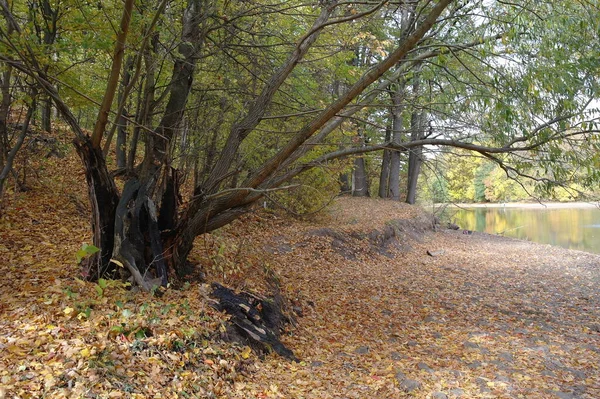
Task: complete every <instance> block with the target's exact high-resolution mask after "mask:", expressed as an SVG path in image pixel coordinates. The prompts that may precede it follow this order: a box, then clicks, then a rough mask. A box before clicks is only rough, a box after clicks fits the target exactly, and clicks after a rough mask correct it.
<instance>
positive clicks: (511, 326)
mask: <svg viewBox="0 0 600 399" xmlns="http://www.w3.org/2000/svg"><path fill="white" fill-rule="evenodd" d="M345 206H346V208H348V207H349V208H350V209H346V210H345V211H344V212H340V213H339V214H337V216H336V213H335V212H334V213H333V214H332V218H331V219H328V220H325V221H323V222H322V224H321V225H319V224H316V225H307V226H305V229H304V230H302V231H301V230H299V229H298V226H295V227H294V229H293V231H285V229H283V230H279V233H280V235H279V236H277V237H275V238H272V239H271V242H275V243H276V244H274V245H272V248H276V249H277V248H279V249H280V250H281V252H287V253H285V254H282V255H279V256H278V257H277V258H276V263H277V264H278V265H279V267H278V269H279V271H280V273H281V274H282V275H283V281H284V282H285V284H287V286H288V289H289V290H293V289H294V287H302V291H301V292H298V295H299V296H300V297H303V298H305V303H309V305H308V306H305V308H304V313H305V314H304V317H303V318H302V319H301V327H300V329H299V330H297V331H296V332H295V334H294V335H292V336H289V337H287V338H286V340H287V343H288V344H289V346H290V347H292V348H293V349H294V351H295V352H296V354H297V355H298V356H299V357H300V358H302V359H304V363H303V364H301V365H293V364H287V363H285V362H282V361H280V362H278V361H271V362H267V363H265V365H264V367H263V369H262V370H261V371H260V372H259V373H258V375H256V377H257V379H256V380H255V382H254V383H255V384H257V385H258V386H260V385H262V386H264V385H265V384H271V388H272V390H271V392H272V393H279V394H280V395H281V396H282V397H286V398H400V397H418V398H436V399H440V398H446V397H448V398H452V397H462V398H479V397H488V398H598V397H600V373H599V371H598V365H599V364H600V333H599V332H600V295H599V290H598V288H599V285H600V284H599V283H600V257H599V256H596V255H592V254H587V253H583V252H577V251H568V250H563V249H560V248H553V247H550V246H545V245H537V244H532V243H528V242H523V241H516V240H511V239H505V238H502V237H495V236H489V235H483V234H478V233H474V234H473V235H465V234H461V232H453V231H443V232H438V233H431V234H427V235H425V236H424V237H423V239H422V240H421V242H418V241H414V240H409V239H408V238H407V239H406V240H407V241H406V242H404V243H402V244H404V245H405V246H406V245H407V243H408V244H409V245H410V246H411V247H412V251H410V252H403V253H400V254H399V255H397V256H396V257H395V258H394V259H391V258H389V257H386V256H384V255H374V254H373V253H370V254H367V253H366V252H365V253H363V252H361V248H353V249H352V252H351V254H353V255H356V258H357V259H356V260H351V259H350V258H351V257H350V256H348V252H347V251H344V250H341V249H340V247H341V244H340V242H339V239H336V237H335V235H333V236H332V235H331V234H330V235H328V236H327V235H325V236H323V234H315V231H316V232H320V231H322V230H319V228H324V227H327V228H328V229H330V228H332V229H333V230H335V231H338V232H339V231H346V232H348V231H350V230H353V229H356V228H357V227H356V225H357V224H361V226H360V227H361V228H364V227H365V226H362V223H363V222H364V221H365V219H364V218H361V216H360V215H359V216H356V217H348V216H347V215H353V214H355V215H356V214H357V212H358V213H360V212H365V211H361V210H360V209H359V208H357V209H356V210H355V211H353V210H352V209H351V208H352V206H353V203H352V202H349V203H347V204H345ZM357 206H359V205H357ZM403 212H404V213H406V212H407V210H406V208H402V207H399V208H398V213H400V214H402V213H403ZM408 212H410V211H408ZM401 216H402V215H401ZM404 216H409V217H410V216H412V215H406V214H405V215H404ZM388 217H389V215H388ZM357 222H360V223H357ZM370 222H372V223H373V225H377V224H378V223H379V221H377V220H370ZM319 226H321V227H319ZM281 233H283V234H281ZM408 235H410V231H408ZM413 235H414V234H413ZM405 236H406V234H405ZM338 238H339V237H338ZM336 240H337V241H338V242H337V243H336ZM342 244H347V245H350V244H349V243H342ZM363 249H364V248H363ZM428 249H429V250H443V251H444V253H443V254H442V255H439V256H436V257H431V256H427V255H426V251H427V250H428ZM307 298H311V300H312V301H313V302H314V308H313V307H311V306H310V303H311V302H306V301H307Z"/></svg>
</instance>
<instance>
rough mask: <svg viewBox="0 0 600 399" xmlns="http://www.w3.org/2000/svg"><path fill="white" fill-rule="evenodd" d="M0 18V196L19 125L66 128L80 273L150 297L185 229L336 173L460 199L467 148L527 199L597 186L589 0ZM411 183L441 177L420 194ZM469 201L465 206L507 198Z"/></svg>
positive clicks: (249, 6)
mask: <svg viewBox="0 0 600 399" xmlns="http://www.w3.org/2000/svg"><path fill="white" fill-rule="evenodd" d="M0 8H1V11H2V17H3V18H2V22H0V61H1V62H2V78H1V81H0V86H1V90H2V103H1V107H0V167H1V168H0V169H1V172H0V195H2V192H3V191H4V189H5V183H6V181H7V179H9V178H13V179H15V180H16V181H18V180H19V176H18V173H17V172H16V171H15V168H14V167H13V166H14V160H15V157H16V156H17V153H18V152H19V150H20V149H21V148H23V146H24V145H26V143H28V142H29V140H31V134H30V128H29V126H30V125H32V124H33V123H34V122H35V124H36V125H39V128H40V129H41V131H50V130H51V129H60V131H61V132H63V133H61V134H65V135H71V137H72V138H73V145H74V147H75V149H76V151H77V152H78V154H79V156H80V158H81V161H82V163H83V165H84V168H85V171H86V180H87V185H88V190H89V200H90V204H91V213H92V214H91V220H92V232H93V244H94V246H95V247H97V248H99V249H100V252H99V253H97V254H92V255H91V256H90V257H89V258H87V259H86V260H85V263H86V266H85V267H86V277H87V278H88V279H90V280H97V279H99V278H107V277H115V276H119V275H120V274H127V275H131V276H133V278H134V280H135V282H136V283H137V284H138V285H139V286H141V287H143V288H144V289H145V290H148V291H150V290H152V287H153V285H154V284H155V282H156V281H159V282H160V284H161V285H164V286H166V285H167V283H168V282H169V280H170V279H172V278H175V276H180V277H181V276H183V275H186V274H188V273H190V268H191V265H190V264H189V263H188V262H187V258H188V255H189V253H190V251H191V249H192V247H193V243H194V240H195V238H196V237H197V236H199V235H202V234H204V233H207V232H211V231H214V230H215V229H218V228H219V227H222V226H224V225H227V224H228V223H230V222H232V221H233V220H235V219H236V218H238V217H239V216H240V215H242V214H244V213H245V212H247V211H248V210H249V209H250V208H251V207H252V206H253V205H254V204H255V203H257V202H258V201H259V200H260V201H266V202H268V203H270V204H272V205H274V206H283V207H286V208H293V209H296V210H299V211H305V210H309V209H314V208H318V207H319V205H320V204H321V203H325V202H326V201H327V199H328V198H331V197H333V196H335V195H337V194H338V193H339V191H340V184H338V182H341V187H342V191H344V190H346V191H349V192H351V193H352V194H354V195H357V196H365V195H369V194H371V195H373V194H375V193H378V195H379V196H380V197H382V198H391V199H392V200H403V201H406V202H408V203H415V201H416V199H417V192H418V190H422V191H428V192H429V193H430V195H431V197H433V198H434V199H446V200H447V199H454V200H457V199H459V198H458V196H454V197H452V195H447V194H444V192H445V191H444V190H446V192H448V190H451V187H450V188H449V187H448V185H452V184H458V183H456V180H453V179H452V178H451V174H452V173H454V174H456V172H453V170H452V168H451V167H450V166H448V165H453V164H454V163H458V162H461V161H457V160H455V159H459V160H460V159H462V158H463V157H466V156H468V157H475V159H478V160H477V161H474V162H477V164H476V165H477V166H476V168H479V165H484V164H485V165H492V166H491V167H489V168H488V169H487V171H485V176H489V173H491V172H490V171H491V168H492V167H494V165H497V166H496V167H498V168H499V169H497V171H498V172H497V173H498V174H499V175H498V177H497V179H498V181H500V180H506V179H505V178H509V179H516V180H517V181H522V179H529V180H530V182H531V183H526V184H525V183H515V184H516V185H517V186H518V187H520V188H522V189H523V190H525V191H526V192H527V195H535V193H536V192H538V191H537V190H541V192H545V193H548V192H551V191H552V190H554V187H555V186H566V188H567V189H568V190H570V191H569V192H572V193H575V192H577V193H578V194H577V195H580V193H583V192H585V191H586V190H588V189H590V187H592V188H593V187H594V186H595V185H597V182H598V180H599V178H600V173H599V172H598V168H597V166H598V162H599V161H600V159H599V154H600V152H599V151H598V150H599V143H600V141H599V140H598V137H599V136H598V125H597V123H598V113H597V110H596V108H595V107H596V101H595V100H596V98H597V95H598V76H600V74H599V72H600V71H599V67H600V63H599V62H598V54H599V53H600V52H599V51H600V40H599V33H600V30H599V22H598V21H600V12H599V9H598V6H597V5H596V4H595V3H593V2H592V3H589V2H584V1H581V2H580V1H551V2H550V1H548V2H543V1H541V2H540V1H520V2H515V3H512V2H503V1H453V0H439V1H435V2H431V1H421V0H419V1H412V2H402V1H400V2H398V1H362V2H346V1H336V0H328V1H319V2H312V3H304V2H296V1H286V2H276V1H244V2H231V1H217V0H189V1H187V2H183V1H179V2H172V1H167V0H160V1H137V2H136V1H134V0H126V1H125V2H120V1H108V2H100V3H98V2H85V1H84V2H82V1H72V0H65V1H58V2H53V1H49V0H39V1H38V0H28V1H25V2H14V1H9V0H0ZM64 124H66V126H68V128H65V125H64ZM115 136H116V137H115ZM448 154H453V155H455V156H456V157H457V158H452V157H449V155H448ZM482 159H483V160H484V161H482ZM482 162H483V163H482ZM482 168H483V166H482ZM465 169H471V170H472V169H473V167H471V168H469V167H467V168H465ZM460 170H463V169H459V172H458V173H459V174H460V173H461V172H460ZM478 170H479V169H478ZM445 172H448V173H449V175H448V174H446V173H445ZM482 173H483V172H482ZM495 173H496V172H495ZM500 174H501V175H500ZM419 176H421V177H425V178H426V180H427V181H428V182H429V183H432V182H433V181H434V180H435V181H437V182H438V183H439V182H441V181H443V180H448V182H447V183H446V185H445V186H444V184H442V183H439V184H438V186H439V187H437V188H436V187H435V184H427V186H428V187H429V188H427V190H425V189H424V188H423V187H421V186H424V185H423V184H422V183H419ZM482 176H484V175H483V174H482ZM500 176H502V177H500ZM484 180H485V179H484V178H480V179H479V182H480V185H481V184H484V183H482V182H483V181H484ZM575 180H576V181H577V185H576V186H574V185H572V184H570V183H571V182H572V181H575ZM421 181H422V180H421ZM511 184H512V183H511ZM520 184H521V185H520ZM444 187H445V188H444ZM457 190H458V189H457ZM457 190H455V191H457ZM477 190H479V191H478V192H477V193H476V194H474V195H472V196H470V197H468V198H469V199H471V198H472V199H473V200H482V199H483V200H486V199H487V200H505V199H506V198H507V194H502V193H496V194H494V193H491V194H488V196H486V194H482V192H485V190H486V189H485V188H483V189H482V188H481V187H480V188H475V191H477ZM482 190H483V191H482ZM434 192H437V194H435V193H434ZM440 193H441V194H440ZM436 196H437V197H436ZM315 198H317V199H315ZM125 270H126V271H127V272H125Z"/></svg>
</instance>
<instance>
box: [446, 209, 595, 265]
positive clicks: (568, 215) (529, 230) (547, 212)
mask: <svg viewBox="0 0 600 399" xmlns="http://www.w3.org/2000/svg"><path fill="white" fill-rule="evenodd" d="M446 215H447V216H449V218H450V220H453V221H454V222H455V223H456V224H457V225H459V226H460V228H461V229H466V230H474V231H481V232H486V233H489V234H502V235H504V236H506V237H514V238H519V239H522V240H529V241H534V242H538V243H542V244H550V245H556V246H560V247H563V248H570V249H577V250H580V251H587V252H594V253H600V209H599V208H598V207H597V206H595V205H593V204H586V203H578V204H574V205H572V204H546V206H545V207H544V206H543V205H540V204H506V205H504V206H503V205H494V206H489V205H488V206H481V205H478V206H475V207H471V206H467V207H462V209H460V208H455V207H452V208H450V207H449V208H447V209H446Z"/></svg>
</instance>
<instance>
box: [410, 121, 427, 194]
mask: <svg viewBox="0 0 600 399" xmlns="http://www.w3.org/2000/svg"><path fill="white" fill-rule="evenodd" d="M424 123H425V114H424V113H418V112H414V113H413V114H412V117H411V140H412V141H414V140H420V139H422V138H423V136H424V134H423V129H424ZM422 154H423V147H421V146H419V147H415V148H411V149H410V153H409V156H408V177H407V189H406V202H407V203H409V204H414V203H415V202H416V199H417V182H418V180H419V173H420V172H421V163H422V162H423V159H422Z"/></svg>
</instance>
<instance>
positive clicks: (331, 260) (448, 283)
mask: <svg viewBox="0 0 600 399" xmlns="http://www.w3.org/2000/svg"><path fill="white" fill-rule="evenodd" d="M43 162H44V163H45V168H46V170H47V172H42V173H41V174H40V175H39V176H37V177H36V179H35V184H33V183H32V188H33V189H32V190H30V191H28V192H25V193H16V194H15V193H10V192H9V193H8V196H7V198H8V201H7V203H6V210H5V213H4V215H3V216H2V217H1V218H0V275H1V276H2V279H0V399H3V398H42V397H43V398H119V397H122V398H315V399H316V398H323V399H325V398H339V399H342V398H405V397H414V398H431V399H442V398H454V397H461V398H563V399H564V398H599V397H600V372H599V367H600V366H599V365H600V290H599V288H600V287H599V286H600V256H598V255H593V254H588V253H584V252H578V251H570V250H565V249H560V248H555V247H550V246H547V245H538V244H534V243H530V242H525V241H517V240H512V239H508V238H503V237H499V236H490V235H485V234H480V233H473V234H462V232H461V231H450V230H443V229H438V231H433V229H432V224H431V221H430V218H429V217H428V216H427V215H425V214H424V213H423V212H422V211H421V210H420V209H419V208H417V207H411V206H408V205H404V204H399V203H394V202H390V201H383V200H374V199H353V198H340V199H338V200H336V201H335V202H334V203H333V204H332V205H331V206H330V207H328V208H327V209H326V210H324V211H323V212H321V213H319V214H317V215H315V216H313V217H312V218H310V219H305V220H299V219H293V218H291V217H289V216H285V215H281V214H278V213H276V212H268V211H264V210H257V211H256V212H253V213H251V214H250V215H248V216H246V217H244V218H242V220H239V221H236V222H235V223H233V224H232V225H230V226H227V227H225V228H223V229H221V230H219V231H217V232H215V233H214V234H208V235H206V236H203V237H200V238H199V239H198V240H197V245H196V249H195V251H194V253H193V254H192V260H195V261H196V262H198V264H199V265H201V266H202V267H203V269H204V271H205V272H206V275H207V279H208V281H214V280H217V281H220V282H222V283H224V284H227V285H229V286H232V287H234V288H236V289H248V290H257V291H260V290H261V289H263V288H264V287H263V286H262V284H263V280H262V276H263V275H264V271H265V269H268V270H274V271H275V272H276V273H277V274H278V275H279V278H280V284H281V288H282V290H283V292H284V293H285V294H286V296H287V297H288V298H289V299H290V301H291V303H292V304H293V305H294V309H296V312H297V313H300V314H301V316H300V315H299V316H298V317H297V323H296V325H295V326H290V328H289V329H288V332H287V334H285V335H283V337H282V340H283V341H284V343H285V344H286V345H287V347H288V348H290V349H291V350H293V351H294V353H295V355H296V356H297V357H298V358H299V359H300V362H298V363H294V362H290V361H288V360H285V359H283V358H281V357H278V356H277V355H274V354H269V355H266V356H259V355H257V354H255V353H251V352H250V350H249V348H246V347H240V346H237V345H235V344H227V343H222V342H220V341H219V340H218V339H217V338H218V336H220V335H221V334H222V331H223V330H224V327H223V326H224V323H225V322H226V319H227V317H226V316H224V315H222V314H220V313H218V312H216V311H215V310H213V309H212V308H211V306H210V299H209V298H208V297H207V292H208V286H207V285H206V284H200V283H198V282H195V281H190V282H188V283H186V284H183V285H182V286H181V287H179V288H177V289H175V288H172V289H169V290H167V291H166V293H165V294H164V295H162V296H161V297H151V296H150V295H149V294H144V293H139V292H135V290H131V289H130V288H129V287H127V286H126V285H125V284H123V283H120V282H115V281H100V282H99V283H97V284H95V283H90V282H85V281H83V280H81V279H79V278H77V276H78V275H79V266H78V265H77V264H76V260H75V253H76V252H77V250H78V249H79V248H80V247H81V244H82V243H84V242H89V241H90V237H89V228H88V220H87V209H86V207H87V206H86V199H85V186H84V183H83V180H82V173H81V172H77V171H79V170H80V168H79V166H78V165H77V161H76V160H74V159H71V158H68V157H67V158H64V159H59V158H54V157H51V158H48V159H46V160H44V161H43ZM58 171H62V173H59V172H58ZM64 171H69V173H64ZM427 251H430V252H431V253H432V254H433V255H435V256H430V255H428V254H427Z"/></svg>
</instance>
